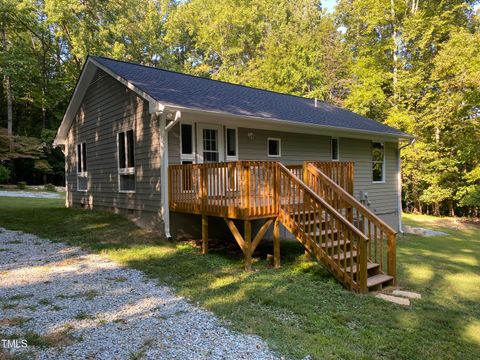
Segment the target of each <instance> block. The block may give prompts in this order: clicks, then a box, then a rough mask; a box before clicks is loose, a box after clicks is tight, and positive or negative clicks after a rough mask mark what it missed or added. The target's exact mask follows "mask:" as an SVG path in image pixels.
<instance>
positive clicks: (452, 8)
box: [0, 0, 480, 214]
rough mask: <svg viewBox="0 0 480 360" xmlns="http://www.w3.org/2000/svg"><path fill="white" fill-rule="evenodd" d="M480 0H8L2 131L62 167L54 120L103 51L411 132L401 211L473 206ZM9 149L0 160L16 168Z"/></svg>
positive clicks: (478, 179) (479, 166) (466, 210)
mask: <svg viewBox="0 0 480 360" xmlns="http://www.w3.org/2000/svg"><path fill="white" fill-rule="evenodd" d="M476 5H478V1H476V0H475V1H474V0H449V1H440V2H439V1H436V0H338V4H337V7H336V10H335V12H334V13H327V12H326V11H325V10H324V9H323V7H322V1H320V0H298V1H292V0H275V1H273V0H248V1H247V0H183V1H176V0H135V1H133V0H119V1H97V0H86V1H78V0H35V1H34V0H3V1H2V2H1V4H0V25H1V26H0V27H1V36H2V47H1V52H0V72H1V75H2V77H3V87H2V89H1V92H0V98H1V101H0V127H4V128H6V129H10V128H11V131H10V130H7V133H6V134H4V133H2V134H3V135H2V137H3V139H4V142H5V141H7V140H5V139H8V142H9V144H10V145H11V144H14V143H15V144H16V146H17V148H18V149H20V148H21V147H18V146H20V145H18V144H24V143H25V142H26V143H28V144H33V143H35V140H33V139H38V140H37V142H38V143H40V144H43V145H42V146H40V147H41V151H40V153H36V154H34V155H32V159H34V160H32V166H33V167H34V168H33V169H32V171H36V172H39V173H42V174H45V173H48V174H52V171H53V172H54V173H56V174H60V173H61V169H62V165H61V157H59V156H58V154H56V153H55V151H54V150H53V149H51V140H52V138H53V134H54V130H55V129H56V128H57V127H58V125H59V123H60V121H61V118H62V115H63V112H64V110H65V108H66V106H67V103H68V100H69V97H70V94H71V93H72V91H73V88H74V86H75V82H76V79H77V77H78V75H79V72H80V70H81V67H82V64H83V62H84V61H85V58H86V56H87V55H88V54H94V55H103V56H108V57H112V58H117V59H122V60H127V61H135V62H139V63H142V64H146V65H152V66H159V67H162V68H167V69H172V70H178V71H183V72H187V73H191V74H196V75H201V76H206V77H212V78H215V79H221V80H225V81H230V82H234V83H240V84H244V85H249V86H254V87H259V88H265V89H270V90H275V91H279V92H285V93H290V94H295V95H301V96H306V97H310V98H318V99H320V100H325V101H329V102H332V103H334V104H336V105H340V106H343V107H347V108H349V109H351V110H353V111H355V112H358V113H360V114H363V115H366V116H368V117H370V118H372V119H374V120H377V121H380V122H384V123H387V124H389V125H392V126H395V127H397V128H400V129H402V130H404V131H406V132H408V133H410V134H413V135H414V136H415V137H416V143H415V144H414V145H413V146H411V147H407V148H405V149H404V150H403V152H402V160H403V161H402V164H403V165H402V169H403V184H404V185H403V199H404V203H405V206H406V208H407V209H408V210H412V211H413V210H416V211H421V212H425V211H427V212H433V213H436V214H441V213H443V214H447V213H449V214H451V213H454V212H456V213H458V214H478V208H479V205H480V204H479V199H480V120H479V115H480V31H479V24H480V15H479V13H478V11H476V10H475V7H476ZM19 137H22V139H23V140H20V138H19ZM10 145H9V148H8V151H7V150H5V151H4V152H3V153H4V154H6V153H8V154H10V155H9V156H8V159H7V156H6V155H4V156H3V158H2V159H1V160H0V161H2V162H3V164H4V165H8V167H10V168H11V170H12V171H11V173H12V175H13V177H14V178H15V176H16V175H18V172H16V171H15V163H16V162H18V160H14V159H18V158H19V157H18V156H17V155H18V154H17V155H14V152H12V149H11V146H10ZM37 150H38V147H37ZM2 151H3V150H2ZM17 153H18V151H17ZM53 169H56V170H53ZM17 180H18V176H17Z"/></svg>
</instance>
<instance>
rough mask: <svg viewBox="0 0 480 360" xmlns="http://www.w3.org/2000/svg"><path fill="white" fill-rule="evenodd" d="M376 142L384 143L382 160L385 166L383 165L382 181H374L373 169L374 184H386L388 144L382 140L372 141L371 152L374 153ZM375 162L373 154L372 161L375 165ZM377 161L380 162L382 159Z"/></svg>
mask: <svg viewBox="0 0 480 360" xmlns="http://www.w3.org/2000/svg"><path fill="white" fill-rule="evenodd" d="M374 143H379V144H382V145H383V161H382V163H383V166H382V180H381V181H374V180H373V170H372V184H385V180H386V172H385V168H386V167H387V161H386V158H387V156H386V154H387V152H386V149H387V148H386V145H385V143H384V142H381V141H372V143H371V144H372V148H371V151H370V152H371V153H372V150H373V144H374ZM372 155H373V154H372ZM373 162H374V161H373V156H372V162H371V163H372V165H373ZM376 162H380V161H376Z"/></svg>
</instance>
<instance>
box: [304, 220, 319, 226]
mask: <svg viewBox="0 0 480 360" xmlns="http://www.w3.org/2000/svg"><path fill="white" fill-rule="evenodd" d="M324 222H325V220H324V219H314V220H307V221H300V223H301V224H302V225H303V226H308V225H320V224H323V223H324Z"/></svg>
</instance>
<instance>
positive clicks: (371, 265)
mask: <svg viewBox="0 0 480 360" xmlns="http://www.w3.org/2000/svg"><path fill="white" fill-rule="evenodd" d="M379 266H380V264H376V263H372V262H369V263H367V271H368V270H371V269H375V268H378V267H379ZM347 272H348V273H353V274H356V273H357V264H353V266H352V267H351V269H350V266H349V267H347Z"/></svg>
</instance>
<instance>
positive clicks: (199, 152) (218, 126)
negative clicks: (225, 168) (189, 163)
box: [195, 123, 225, 164]
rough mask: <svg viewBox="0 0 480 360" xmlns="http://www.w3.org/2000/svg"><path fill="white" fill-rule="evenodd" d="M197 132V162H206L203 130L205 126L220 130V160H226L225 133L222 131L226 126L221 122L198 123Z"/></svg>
mask: <svg viewBox="0 0 480 360" xmlns="http://www.w3.org/2000/svg"><path fill="white" fill-rule="evenodd" d="M195 128H196V129H195V130H196V131H195V134H196V138H197V141H196V145H197V157H196V162H197V163H199V164H203V163H204V159H203V130H204V129H205V128H208V129H215V130H217V131H218V147H217V151H218V162H224V161H225V144H224V143H223V139H224V138H225V135H224V134H223V133H222V132H223V128H224V126H223V125H221V124H213V123H198V124H196V126H195Z"/></svg>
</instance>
